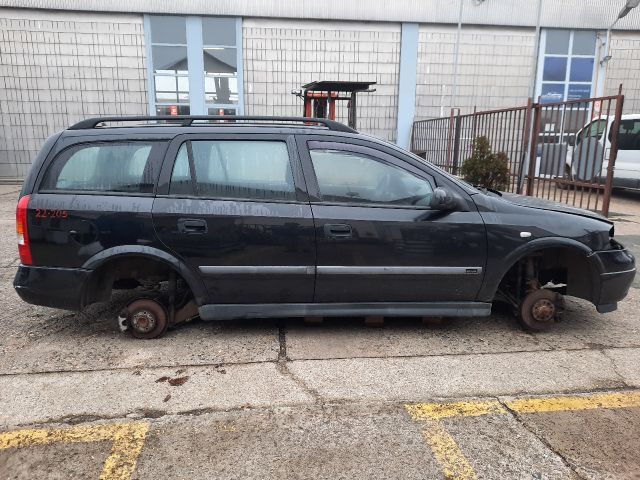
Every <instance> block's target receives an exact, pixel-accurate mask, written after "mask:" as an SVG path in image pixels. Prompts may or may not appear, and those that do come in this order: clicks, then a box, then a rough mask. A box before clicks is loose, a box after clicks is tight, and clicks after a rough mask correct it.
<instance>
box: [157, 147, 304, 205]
mask: <svg viewBox="0 0 640 480" xmlns="http://www.w3.org/2000/svg"><path fill="white" fill-rule="evenodd" d="M191 152H192V156H193V168H194V169H195V179H196V182H195V188H196V192H197V195H199V196H201V197H210V198H245V199H255V200H295V198H296V195H295V185H294V182H293V172H292V170H291V164H290V163H289V151H288V149H287V144H286V143H285V142H283V141H259V140H252V141H241V140H215V141H213V140H193V141H191ZM191 179H192V176H191V172H190V165H189V147H188V143H183V144H182V146H181V147H180V150H179V151H178V155H177V157H176V162H175V164H174V168H173V174H172V176H171V186H170V190H169V191H170V193H171V194H174V195H179V194H189V193H193V184H192V180H191Z"/></svg>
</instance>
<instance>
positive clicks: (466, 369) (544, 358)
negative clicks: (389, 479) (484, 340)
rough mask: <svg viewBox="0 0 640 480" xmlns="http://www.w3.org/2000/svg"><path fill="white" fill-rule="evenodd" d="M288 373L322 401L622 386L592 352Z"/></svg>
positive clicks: (293, 367) (335, 363) (320, 363)
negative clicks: (314, 392) (316, 394)
mask: <svg viewBox="0 0 640 480" xmlns="http://www.w3.org/2000/svg"><path fill="white" fill-rule="evenodd" d="M631 354H634V353H633V352H631ZM635 358H636V359H638V360H639V361H640V357H637V356H636V357H635ZM289 370H290V371H291V372H292V373H293V374H294V375H295V376H296V377H297V378H298V379H300V380H301V381H302V382H304V384H305V385H307V386H308V387H309V388H310V389H312V390H314V391H316V392H317V393H318V395H319V396H320V397H322V398H323V399H325V400H367V401H373V400H383V399H386V400H390V401H424V400H425V399H428V398H436V397H465V396H482V395H485V396H489V395H512V394H513V395H515V394H519V393H546V392H570V391H577V390H584V391H587V390H590V389H601V388H617V387H624V386H626V383H625V379H624V378H623V377H621V376H620V375H619V374H618V373H617V372H616V371H615V369H614V367H613V365H612V362H611V360H609V358H607V357H606V356H605V355H604V354H603V353H602V352H599V351H596V350H583V351H554V352H542V351H541V352H521V353H505V354H484V355H451V356H440V357H417V358H385V359H378V358H372V359H362V358H360V359H344V360H300V361H294V362H291V363H290V364H289Z"/></svg>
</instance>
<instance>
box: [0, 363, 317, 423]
mask: <svg viewBox="0 0 640 480" xmlns="http://www.w3.org/2000/svg"><path fill="white" fill-rule="evenodd" d="M182 382H184V383H182ZM313 401H314V398H313V396H312V395H311V394H310V393H308V392H307V391H306V390H305V389H304V388H303V387H301V386H300V385H299V384H298V383H297V382H296V381H294V379H292V378H291V376H290V375H288V374H287V373H283V372H282V371H281V370H280V369H279V368H278V366H277V365H276V364H275V363H260V364H251V365H235V366H226V367H224V368H215V367H188V368H180V369H175V368H173V369H169V368H157V369H150V368H147V369H144V370H112V371H102V372H74V373H69V372H66V373H49V374H30V375H5V376H1V377H0V428H3V429H7V428H8V427H10V426H16V425H27V424H32V423H45V422H51V421H56V420H61V419H66V421H71V422H73V421H75V420H76V419H78V418H80V419H82V418H85V419H86V418H89V419H90V418H121V417H124V416H126V415H131V416H132V418H139V417H157V416H162V415H165V414H168V413H184V412H191V411H202V410H222V409H233V408H242V407H261V406H262V407H265V406H274V405H297V404H305V403H307V404H308V403H312V402H313Z"/></svg>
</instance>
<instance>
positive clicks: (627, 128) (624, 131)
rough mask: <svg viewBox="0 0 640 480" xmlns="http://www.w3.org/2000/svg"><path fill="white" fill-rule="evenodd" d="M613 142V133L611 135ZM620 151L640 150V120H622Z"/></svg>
mask: <svg viewBox="0 0 640 480" xmlns="http://www.w3.org/2000/svg"><path fill="white" fill-rule="evenodd" d="M609 140H611V132H610V133H609ZM618 149H619V150H640V119H631V120H622V121H621V122H620V131H619V133H618Z"/></svg>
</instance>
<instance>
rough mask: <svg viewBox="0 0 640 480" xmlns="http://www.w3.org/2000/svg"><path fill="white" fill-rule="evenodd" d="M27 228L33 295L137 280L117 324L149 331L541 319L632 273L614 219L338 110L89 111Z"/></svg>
mask: <svg viewBox="0 0 640 480" xmlns="http://www.w3.org/2000/svg"><path fill="white" fill-rule="evenodd" d="M108 125H111V126H108ZM127 125H128V126H127ZM17 232H18V240H19V252H20V259H21V265H20V266H19V267H18V272H17V275H16V277H15V281H14V286H15V288H16V290H17V292H18V294H19V295H20V297H22V299H23V300H25V301H27V302H30V303H34V304H38V305H46V306H51V307H56V308H62V309H69V310H79V309H82V308H83V307H85V306H87V305H89V304H91V303H94V302H101V301H107V300H109V299H110V298H111V294H112V290H113V289H136V290H135V292H139V295H137V297H136V298H135V299H134V300H133V301H132V302H130V303H129V304H128V305H126V306H124V308H123V310H122V313H121V314H120V318H119V322H120V327H121V329H122V330H129V331H131V332H132V334H133V335H134V336H136V337H140V338H152V337H157V336H159V335H161V334H162V333H164V332H165V330H166V329H167V327H168V326H172V325H175V324H178V323H180V322H183V321H186V320H188V319H190V318H193V317H196V316H198V315H199V316H200V317H201V318H202V319H205V320H207V319H235V318H250V317H254V318H255V317H257V318H265V317H300V316H350V315H357V316H370V315H371V316H373V315H375V316H483V315H489V314H490V313H491V306H492V303H493V302H497V301H501V302H506V303H507V304H509V305H511V306H512V307H513V309H514V311H515V312H516V315H517V316H518V317H519V318H520V319H521V321H522V322H523V323H524V325H525V326H527V327H529V328H531V329H534V330H537V329H544V328H547V327H549V326H550V325H552V324H553V322H554V321H555V320H557V318H558V316H559V314H560V313H561V310H562V295H564V294H566V295H573V296H576V297H580V298H583V299H586V300H588V301H590V302H592V303H593V304H594V305H595V306H596V308H597V310H598V311H599V312H610V311H612V310H615V309H616V306H617V302H618V301H620V300H622V299H623V298H624V297H625V295H626V294H627V291H628V289H629V286H630V284H631V282H632V281H633V278H634V275H635V260H634V257H633V255H632V254H631V253H630V252H629V251H628V250H626V249H625V248H624V247H623V246H622V245H621V244H620V243H618V242H617V241H616V240H615V239H614V227H613V224H612V223H611V222H610V221H608V220H607V219H606V218H604V217H601V216H599V215H597V214H594V213H592V212H589V211H585V210H580V209H574V208H570V207H567V206H564V205H558V204H554V203H550V202H546V201H541V200H537V199H533V198H529V197H523V196H518V195H511V194H506V193H502V194H501V193H498V192H493V191H490V190H487V189H483V188H481V187H479V188H475V187H473V186H471V185H468V184H467V183H465V182H463V181H461V180H459V179H458V178H456V177H454V176H451V175H449V174H447V173H445V172H443V171H441V170H439V169H438V168H436V167H434V166H433V165H430V164H428V163H426V162H425V161H424V160H422V159H421V158H419V157H416V156H414V155H412V154H410V153H408V152H406V151H404V150H402V149H400V148H398V147H396V146H394V145H392V144H389V143H386V142H383V141H380V140H377V139H375V138H372V137H369V136H366V135H362V134H359V133H358V132H356V131H354V130H352V129H350V128H348V127H346V126H345V125H342V124H340V123H337V122H333V121H330V120H325V119H309V118H289V117H234V118H233V119H230V117H195V116H190V117H124V118H123V117H111V118H95V119H89V120H85V121H82V122H80V123H78V124H76V125H73V126H72V127H70V128H68V129H67V130H65V131H63V132H61V133H58V134H56V135H54V136H52V137H50V138H49V139H48V140H47V141H46V142H45V144H44V146H43V147H42V150H41V151H40V153H39V154H38V156H37V157H36V159H35V161H34V163H33V166H32V168H31V171H30V173H29V175H28V177H27V178H26V180H25V182H24V186H23V189H22V192H21V194H20V199H19V202H18V208H17ZM134 295H136V293H134Z"/></svg>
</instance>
